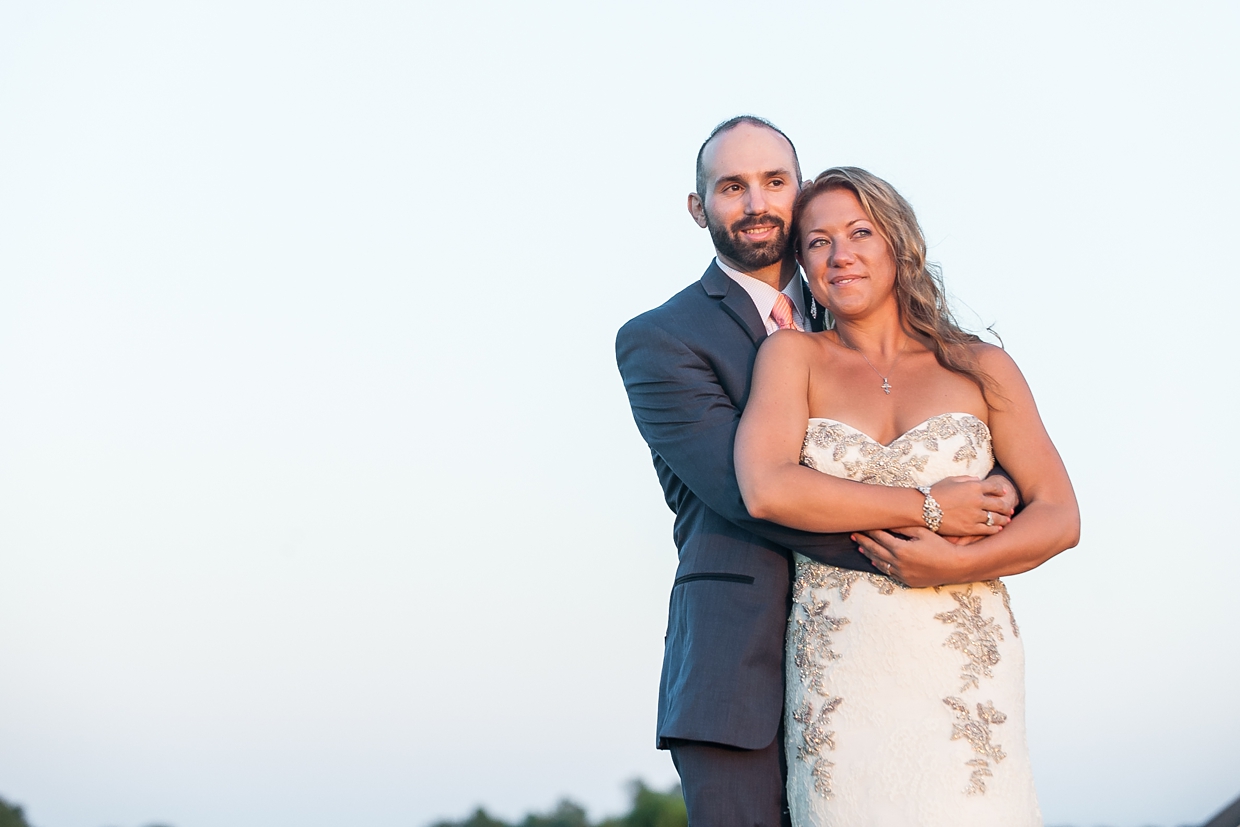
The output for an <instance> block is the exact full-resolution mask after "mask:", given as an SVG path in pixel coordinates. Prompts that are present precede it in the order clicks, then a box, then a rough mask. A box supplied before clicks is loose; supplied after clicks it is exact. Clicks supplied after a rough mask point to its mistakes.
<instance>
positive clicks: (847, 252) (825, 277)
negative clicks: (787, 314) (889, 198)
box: [797, 189, 896, 319]
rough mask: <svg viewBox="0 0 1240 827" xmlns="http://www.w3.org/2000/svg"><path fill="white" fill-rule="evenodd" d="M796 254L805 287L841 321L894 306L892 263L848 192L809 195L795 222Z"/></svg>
mask: <svg viewBox="0 0 1240 827" xmlns="http://www.w3.org/2000/svg"><path fill="white" fill-rule="evenodd" d="M799 226H800V243H801V252H800V254H799V255H798V256H797V260H798V261H800V262H801V266H802V267H804V268H805V276H806V278H808V279H809V286H810V289H811V290H812V291H813V293H814V298H815V299H817V300H818V301H819V302H820V303H821V304H822V305H823V306H825V307H826V308H827V309H828V310H830V311H831V312H832V313H833V314H834V315H835V316H837V317H839V318H843V319H847V318H855V317H859V316H863V315H865V314H866V313H867V312H869V311H871V310H873V309H875V308H878V307H881V306H882V305H883V304H884V303H885V302H888V301H890V302H892V303H894V302H895V284H896V262H895V258H894V257H893V256H892V254H891V247H890V245H889V244H888V243H887V239H885V238H883V237H882V236H881V235H879V234H878V228H877V227H875V226H874V222H873V221H871V220H870V219H869V217H867V216H866V214H865V210H863V209H862V208H861V202H860V201H858V200H857V196H856V195H854V194H853V192H852V190H847V189H833V190H828V191H827V192H824V193H822V194H821V195H817V196H814V198H813V199H812V200H811V201H810V202H809V203H808V204H806V205H805V212H804V215H803V216H802V219H801V221H800V222H799Z"/></svg>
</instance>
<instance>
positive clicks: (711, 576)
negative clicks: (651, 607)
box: [672, 571, 753, 589]
mask: <svg viewBox="0 0 1240 827" xmlns="http://www.w3.org/2000/svg"><path fill="white" fill-rule="evenodd" d="M694 580H721V581H723V582H724V583H744V584H746V585H748V586H752V585H753V576H752V575H749V574H730V573H728V572H726V571H701V572H698V573H697V574H682V575H681V576H680V577H677V578H676V582H674V583H673V584H672V588H673V589H674V588H676V587H677V586H679V585H680V584H682V583H692V582H693V581H694Z"/></svg>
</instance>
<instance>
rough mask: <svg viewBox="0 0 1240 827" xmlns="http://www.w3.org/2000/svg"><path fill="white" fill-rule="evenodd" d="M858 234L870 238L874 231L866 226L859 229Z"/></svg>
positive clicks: (860, 236) (859, 236)
mask: <svg viewBox="0 0 1240 827" xmlns="http://www.w3.org/2000/svg"><path fill="white" fill-rule="evenodd" d="M856 235H857V237H858V238H869V237H870V236H871V235H873V233H871V232H870V231H869V230H867V229H866V228H865V227H861V228H859V229H858V230H857V233H856Z"/></svg>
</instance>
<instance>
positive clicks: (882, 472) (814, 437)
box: [801, 414, 991, 488]
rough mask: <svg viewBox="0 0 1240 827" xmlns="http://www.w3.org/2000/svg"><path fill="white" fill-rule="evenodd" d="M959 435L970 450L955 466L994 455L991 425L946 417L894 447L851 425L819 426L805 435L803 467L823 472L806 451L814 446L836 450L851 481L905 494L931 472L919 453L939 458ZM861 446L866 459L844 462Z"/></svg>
mask: <svg viewBox="0 0 1240 827" xmlns="http://www.w3.org/2000/svg"><path fill="white" fill-rule="evenodd" d="M956 435H962V436H963V437H964V445H962V446H961V447H960V448H959V449H957V451H956V453H955V454H954V455H953V456H952V459H953V460H954V461H955V462H965V461H968V460H972V459H976V458H977V457H978V455H979V452H980V451H984V452H985V453H986V454H987V455H989V454H990V450H991V449H990V431H989V429H987V427H986V423H984V422H982V421H981V420H980V419H978V418H977V417H975V416H964V417H959V418H958V417H956V416H954V415H952V414H942V415H940V416H936V417H933V418H932V419H928V420H926V422H925V423H924V424H923V425H922V426H921V427H919V428H914V429H913V430H911V431H909V432H908V433H905V434H903V435H902V436H900V437H899V438H897V439H896V440H895V441H894V442H892V443H891V444H890V445H882V444H880V443H878V442H876V441H875V440H873V439H872V438H870V437H869V436H867V435H865V434H863V433H862V432H861V431H858V430H857V429H856V428H853V427H851V426H848V425H844V424H843V423H840V422H835V421H832V420H821V421H815V422H813V424H811V425H810V427H809V429H808V430H807V431H806V433H805V441H804V442H803V443H802V444H801V464H802V465H805V466H807V467H809V468H814V469H815V470H818V466H817V464H815V462H814V459H813V457H811V456H809V455H808V454H807V453H806V451H805V449H806V447H807V446H809V445H816V446H818V447H820V448H830V449H831V457H832V459H833V460H835V461H836V462H842V464H843V466H844V470H845V472H846V476H847V478H848V479H850V480H857V481H858V482H864V483H870V484H872V485H889V486H897V487H900V488H916V487H917V480H918V477H917V476H916V475H917V474H918V473H920V472H922V471H924V470H925V468H926V462H927V461H928V457H926V455H925V454H921V455H916V454H914V453H913V448H914V447H915V446H917V445H920V446H921V447H922V448H924V449H925V450H926V451H933V452H937V451H938V450H939V440H940V439H947V438H948V437H953V436H956ZM852 445H857V446H860V454H861V459H860V460H857V461H856V462H848V461H845V460H844V455H845V454H846V453H847V450H848V448H849V446H852Z"/></svg>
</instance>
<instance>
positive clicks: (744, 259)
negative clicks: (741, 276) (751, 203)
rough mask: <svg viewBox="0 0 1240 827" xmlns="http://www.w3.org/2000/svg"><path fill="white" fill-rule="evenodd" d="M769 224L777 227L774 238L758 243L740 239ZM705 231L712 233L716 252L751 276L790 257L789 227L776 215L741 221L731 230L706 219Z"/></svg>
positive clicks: (708, 218) (711, 236)
mask: <svg viewBox="0 0 1240 827" xmlns="http://www.w3.org/2000/svg"><path fill="white" fill-rule="evenodd" d="M768 224H769V225H771V226H773V227H775V237H774V238H771V239H769V240H767V241H759V242H756V243H755V242H751V241H747V240H746V239H745V237H744V236H742V235H741V232H742V231H743V230H746V229H748V228H750V227H758V226H763V225H768ZM706 228H707V229H708V230H709V231H710V239H711V241H713V242H715V249H716V250H717V251H718V252H719V253H720V254H721V255H723V256H726V257H727V258H728V259H730V260H732V261H734V262H736V263H737V264H739V265H740V266H741V267H743V268H744V269H745V270H746V271H748V272H753V271H755V270H761V269H762V268H764V267H770V266H771V265H772V264H778V263H779V262H781V261H783V260H784V257H785V256H787V255H788V227H787V225H785V224H784V222H783V220H782V219H780V218H778V217H776V216H773V215H765V216H760V217H759V216H754V217H752V218H742V219H741V220H740V221H737V222H736V223H735V224H733V225H732V226H731V227H724V226H722V225H720V224H716V223H715V221H714V220H713V219H712V218H710V216H707V219H706Z"/></svg>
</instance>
